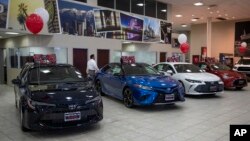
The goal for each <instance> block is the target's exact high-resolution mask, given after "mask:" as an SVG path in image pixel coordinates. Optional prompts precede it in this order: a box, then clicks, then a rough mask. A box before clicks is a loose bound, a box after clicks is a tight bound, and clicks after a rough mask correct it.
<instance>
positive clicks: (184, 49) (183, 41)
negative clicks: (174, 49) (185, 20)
mask: <svg viewBox="0 0 250 141" xmlns="http://www.w3.org/2000/svg"><path fill="white" fill-rule="evenodd" d="M178 41H179V43H180V50H181V52H182V53H187V52H188V51H189V44H188V43H187V36H186V35H185V34H180V35H179V36H178Z"/></svg>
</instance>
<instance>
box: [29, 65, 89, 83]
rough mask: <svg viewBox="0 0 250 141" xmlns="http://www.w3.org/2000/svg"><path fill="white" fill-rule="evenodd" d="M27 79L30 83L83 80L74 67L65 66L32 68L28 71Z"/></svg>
mask: <svg viewBox="0 0 250 141" xmlns="http://www.w3.org/2000/svg"><path fill="white" fill-rule="evenodd" d="M28 79H29V83H31V84H40V83H70V82H80V81H85V80H84V79H83V77H82V75H81V73H80V72H78V71H77V70H76V69H75V68H73V67H65V66H53V67H40V68H34V69H32V70H31V71H30V74H29V77H28Z"/></svg>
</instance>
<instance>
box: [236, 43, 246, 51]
mask: <svg viewBox="0 0 250 141" xmlns="http://www.w3.org/2000/svg"><path fill="white" fill-rule="evenodd" d="M238 50H239V52H240V53H242V54H243V53H245V52H246V51H247V43H246V42H242V43H241V44H240V47H239V48H238Z"/></svg>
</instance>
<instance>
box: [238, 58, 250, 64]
mask: <svg viewBox="0 0 250 141" xmlns="http://www.w3.org/2000/svg"><path fill="white" fill-rule="evenodd" d="M238 64H243V65H250V59H241V60H239V62H238Z"/></svg>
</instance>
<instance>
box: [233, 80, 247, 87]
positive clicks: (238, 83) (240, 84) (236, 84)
mask: <svg viewBox="0 0 250 141" xmlns="http://www.w3.org/2000/svg"><path fill="white" fill-rule="evenodd" d="M246 83H247V81H246V80H245V79H237V80H235V81H234V82H233V84H234V86H244V85H246Z"/></svg>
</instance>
